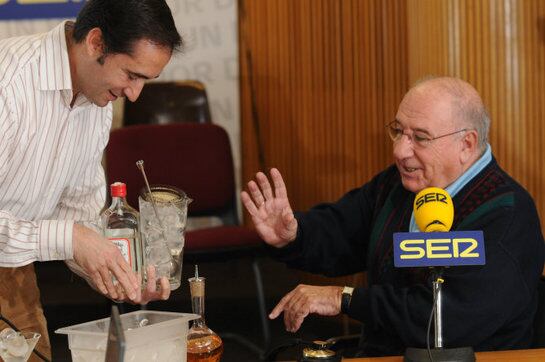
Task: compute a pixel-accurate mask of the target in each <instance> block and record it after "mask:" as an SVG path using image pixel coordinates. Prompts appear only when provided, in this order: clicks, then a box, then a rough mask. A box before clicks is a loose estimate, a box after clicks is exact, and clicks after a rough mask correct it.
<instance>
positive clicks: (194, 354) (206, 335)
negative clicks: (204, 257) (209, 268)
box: [187, 266, 223, 362]
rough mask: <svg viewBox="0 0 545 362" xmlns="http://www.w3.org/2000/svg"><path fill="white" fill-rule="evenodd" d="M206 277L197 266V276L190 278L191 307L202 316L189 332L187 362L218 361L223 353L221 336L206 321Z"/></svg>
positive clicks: (194, 322) (195, 321)
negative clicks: (200, 273) (202, 275)
mask: <svg viewBox="0 0 545 362" xmlns="http://www.w3.org/2000/svg"><path fill="white" fill-rule="evenodd" d="M204 279H205V278H203V277H199V268H198V267H197V266H195V276H194V277H193V278H189V288H190V291H191V307H192V309H193V313H195V314H198V315H200V316H201V317H200V318H198V319H196V320H194V321H193V325H192V326H191V328H190V329H189V332H188V333H187V362H218V361H219V360H220V359H221V355H222V354H223V342H222V340H221V338H220V337H219V336H218V335H217V334H216V333H214V331H212V330H211V329H210V328H208V327H207V326H206V323H205V321H204V286H205V284H204Z"/></svg>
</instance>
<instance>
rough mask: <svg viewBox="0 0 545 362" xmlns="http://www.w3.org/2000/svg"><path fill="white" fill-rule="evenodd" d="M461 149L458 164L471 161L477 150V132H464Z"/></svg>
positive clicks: (472, 130) (471, 130)
mask: <svg viewBox="0 0 545 362" xmlns="http://www.w3.org/2000/svg"><path fill="white" fill-rule="evenodd" d="M461 142H462V149H461V151H460V162H461V163H462V164H466V163H467V162H470V161H472V160H473V157H474V156H475V155H476V154H477V148H478V143H479V137H478V135H477V131H476V130H474V129H470V130H467V131H465V134H464V136H463V137H462V139H461Z"/></svg>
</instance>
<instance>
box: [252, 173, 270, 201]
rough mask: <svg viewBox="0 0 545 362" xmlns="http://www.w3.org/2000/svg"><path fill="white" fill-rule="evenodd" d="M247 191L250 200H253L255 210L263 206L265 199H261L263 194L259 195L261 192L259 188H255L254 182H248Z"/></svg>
mask: <svg viewBox="0 0 545 362" xmlns="http://www.w3.org/2000/svg"><path fill="white" fill-rule="evenodd" d="M256 177H257V176H256ZM269 188H270V186H269ZM248 190H249V191H250V194H251V195H252V199H253V200H254V203H255V206H256V207H257V208H260V207H261V206H263V204H264V203H265V198H264V197H263V194H262V193H261V190H260V189H259V186H257V183H256V182H255V181H253V180H252V181H250V182H248Z"/></svg>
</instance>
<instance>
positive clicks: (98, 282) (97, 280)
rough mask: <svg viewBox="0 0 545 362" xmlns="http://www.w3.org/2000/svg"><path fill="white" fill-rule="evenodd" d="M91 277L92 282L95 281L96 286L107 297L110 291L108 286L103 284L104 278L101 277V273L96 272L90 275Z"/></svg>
mask: <svg viewBox="0 0 545 362" xmlns="http://www.w3.org/2000/svg"><path fill="white" fill-rule="evenodd" d="M89 276H90V277H91V280H92V281H93V283H94V284H95V286H96V287H97V288H98V290H99V291H100V292H101V293H102V294H104V295H107V294H108V289H106V285H105V284H104V282H102V277H101V276H100V273H99V272H98V271H96V272H94V273H92V274H90V275H89Z"/></svg>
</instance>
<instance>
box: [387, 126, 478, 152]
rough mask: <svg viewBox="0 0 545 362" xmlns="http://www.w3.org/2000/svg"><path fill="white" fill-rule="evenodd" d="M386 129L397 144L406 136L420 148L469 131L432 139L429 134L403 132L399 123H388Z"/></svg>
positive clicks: (463, 130)
mask: <svg viewBox="0 0 545 362" xmlns="http://www.w3.org/2000/svg"><path fill="white" fill-rule="evenodd" d="M386 129H387V130H388V134H389V135H390V138H391V139H392V141H394V142H397V141H399V140H400V139H401V137H403V135H405V136H407V137H408V138H409V141H411V143H412V144H413V145H415V146H419V147H427V146H428V145H429V144H430V143H431V142H432V141H435V140H436V139H439V138H443V137H447V136H452V135H453V134H457V133H461V132H465V131H467V130H468V129H467V128H464V129H461V130H459V131H454V132H451V133H447V134H444V135H441V136H437V137H430V136H429V135H428V134H426V133H423V132H421V131H414V132H413V133H412V135H410V134H407V133H404V132H403V128H402V127H401V125H400V124H399V122H398V121H392V122H390V123H388V124H387V125H386Z"/></svg>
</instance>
